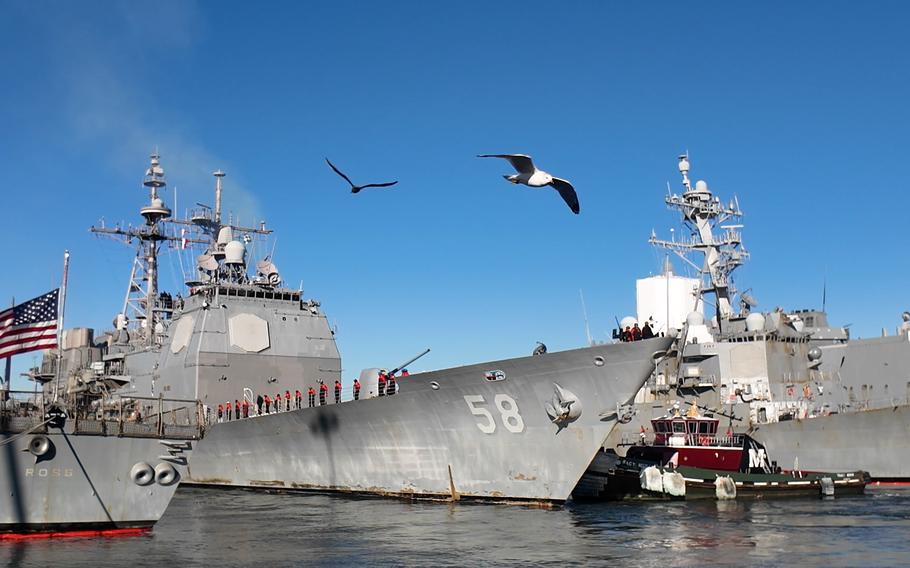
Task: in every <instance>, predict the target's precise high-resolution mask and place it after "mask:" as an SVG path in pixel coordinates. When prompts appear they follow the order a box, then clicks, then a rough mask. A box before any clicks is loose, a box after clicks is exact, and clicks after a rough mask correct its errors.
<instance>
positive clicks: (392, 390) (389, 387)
mask: <svg viewBox="0 0 910 568" xmlns="http://www.w3.org/2000/svg"><path fill="white" fill-rule="evenodd" d="M397 391H398V388H397V386H396V385H395V373H389V383H388V385H387V386H386V394H387V395H389V396H392V395H393V394H395V393H396V392H397Z"/></svg>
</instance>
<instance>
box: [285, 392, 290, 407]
mask: <svg viewBox="0 0 910 568" xmlns="http://www.w3.org/2000/svg"><path fill="white" fill-rule="evenodd" d="M284 409H285V410H290V409H291V391H289V390H286V391H284Z"/></svg>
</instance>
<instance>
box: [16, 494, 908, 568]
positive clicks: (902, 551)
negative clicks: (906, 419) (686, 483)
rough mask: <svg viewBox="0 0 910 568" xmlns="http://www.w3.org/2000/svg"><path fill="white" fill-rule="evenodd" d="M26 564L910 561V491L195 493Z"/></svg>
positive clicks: (22, 549) (19, 561)
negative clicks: (716, 497)
mask: <svg viewBox="0 0 910 568" xmlns="http://www.w3.org/2000/svg"><path fill="white" fill-rule="evenodd" d="M0 564H8V565H12V566H40V567H56V566H76V565H78V566H88V565H90V566H93V567H106V566H110V567H118V568H119V567H134V566H135V567H138V566H162V567H163V566H178V567H184V566H211V567H227V566H252V565H265V566H269V567H275V566H290V565H354V566H358V565H385V566H394V565H408V566H465V565H514V564H523V565H529V564H530V565H535V564H537V565H543V564H547V565H616V566H661V567H666V566H674V567H677V566H703V565H708V564H710V565H736V566H747V565H761V566H782V565H790V566H898V565H907V564H910V491H883V490H879V491H876V492H873V493H872V494H869V495H865V496H862V497H852V498H844V499H836V500H824V501H823V500H814V499H812V500H798V501H789V502H787V501H766V502H722V503H719V502H702V503H698V502H690V503H653V504H603V505H601V504H597V505H571V506H567V507H564V508H562V509H557V510H539V509H529V508H522V507H511V506H496V505H476V504H440V503H408V502H402V501H396V500H384V499H355V498H348V497H336V496H326V495H311V494H265V493H254V492H246V491H221V490H208V489H188V488H182V489H180V490H179V491H178V492H177V496H176V497H175V498H174V501H173V502H172V503H171V506H170V508H169V509H168V512H167V514H166V515H165V516H164V518H163V519H162V520H161V522H159V523H158V525H157V526H156V527H155V529H154V531H152V532H151V533H150V534H148V535H145V536H135V537H119V538H93V539H88V538H86V539H57V540H50V541H48V540H45V541H26V542H17V543H11V542H0Z"/></svg>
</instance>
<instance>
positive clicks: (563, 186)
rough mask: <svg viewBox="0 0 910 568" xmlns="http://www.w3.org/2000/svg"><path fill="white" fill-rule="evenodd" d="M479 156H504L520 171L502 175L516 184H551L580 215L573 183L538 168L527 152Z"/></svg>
mask: <svg viewBox="0 0 910 568" xmlns="http://www.w3.org/2000/svg"><path fill="white" fill-rule="evenodd" d="M477 157H478V158H502V159H504V160H508V161H509V163H510V164H512V167H513V168H515V170H516V171H517V172H518V173H517V174H513V175H510V176H502V177H504V178H506V179H507V180H509V181H510V182H512V183H514V184H519V183H521V184H524V185H526V186H528V187H544V186H545V185H549V186H551V187H553V188H555V189H556V191H558V192H559V195H560V196H562V198H563V200H564V201H565V202H566V205H568V206H569V209H571V210H572V213H575V214H576V215H578V212H579V210H580V208H579V206H578V195H577V194H576V193H575V188H574V187H572V184H571V183H569V182H568V181H566V180H564V179H560V178H558V177H553V176H551V175H550V174H548V173H547V172H545V171H543V170H538V169H537V168H536V167H535V166H534V162H533V161H531V156H526V155H525V154H479V155H478V156H477Z"/></svg>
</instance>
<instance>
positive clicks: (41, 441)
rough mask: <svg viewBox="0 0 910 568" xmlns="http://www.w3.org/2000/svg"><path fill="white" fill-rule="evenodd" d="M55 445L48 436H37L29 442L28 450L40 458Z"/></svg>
mask: <svg viewBox="0 0 910 568" xmlns="http://www.w3.org/2000/svg"><path fill="white" fill-rule="evenodd" d="M53 447H54V443H53V442H51V439H50V438H48V437H47V436H35V437H34V438H32V439H31V440H30V441H29V443H28V451H29V452H31V453H32V455H33V456H35V457H38V458H40V457H41V456H43V455H45V454H47V453H48V452H49V451H51V448H53Z"/></svg>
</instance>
